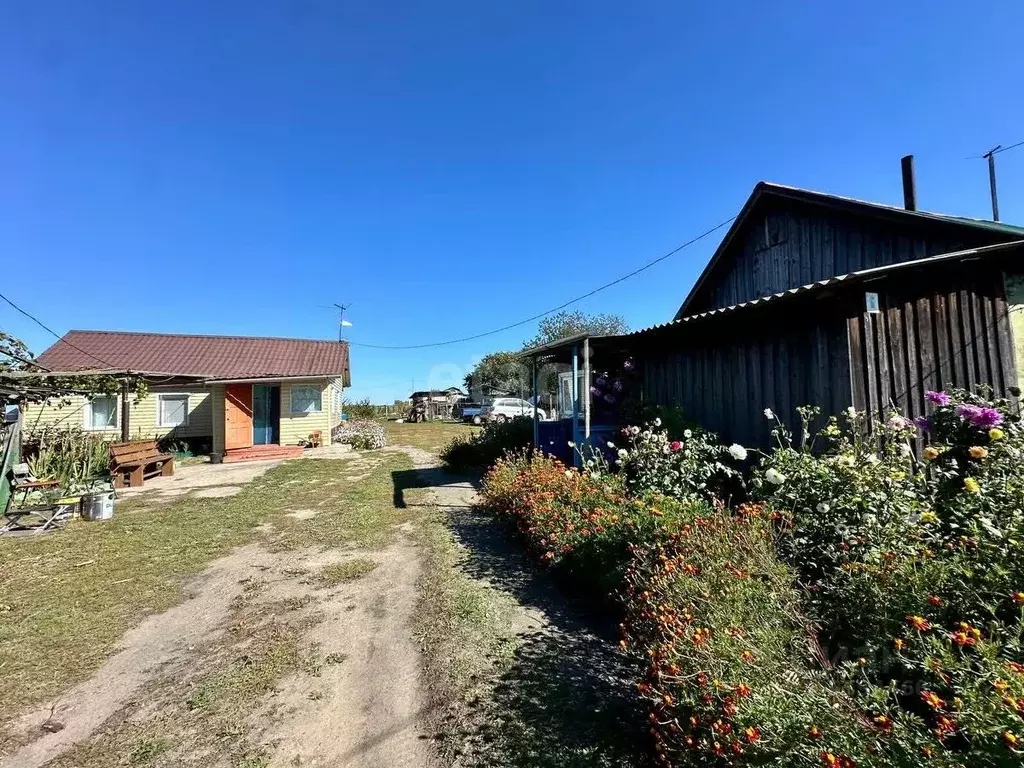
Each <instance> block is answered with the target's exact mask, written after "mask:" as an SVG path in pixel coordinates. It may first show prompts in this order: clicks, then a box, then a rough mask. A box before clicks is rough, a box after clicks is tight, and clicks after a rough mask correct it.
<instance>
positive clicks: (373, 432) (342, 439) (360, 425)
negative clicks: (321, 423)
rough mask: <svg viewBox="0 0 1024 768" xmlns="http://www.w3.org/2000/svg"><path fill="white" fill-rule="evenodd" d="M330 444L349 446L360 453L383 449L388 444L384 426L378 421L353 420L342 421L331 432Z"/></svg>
mask: <svg viewBox="0 0 1024 768" xmlns="http://www.w3.org/2000/svg"><path fill="white" fill-rule="evenodd" d="M331 442H334V443H342V444H345V445H351V446H352V447H353V448H356V449H358V450H362V451H370V450H374V449H376V448H383V447H384V446H386V445H387V444H388V436H387V433H386V432H385V431H384V425H383V424H381V423H380V422H378V421H369V420H365V419H354V420H349V421H343V422H341V424H339V425H338V426H336V427H335V428H334V429H333V430H332V432H331Z"/></svg>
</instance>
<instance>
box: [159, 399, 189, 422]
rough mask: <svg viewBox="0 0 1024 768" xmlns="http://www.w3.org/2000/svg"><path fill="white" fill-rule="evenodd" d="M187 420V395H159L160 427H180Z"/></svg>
mask: <svg viewBox="0 0 1024 768" xmlns="http://www.w3.org/2000/svg"><path fill="white" fill-rule="evenodd" d="M187 418H188V395H160V426H161V427H180V426H182V425H183V424H184V423H185V422H186V420H187Z"/></svg>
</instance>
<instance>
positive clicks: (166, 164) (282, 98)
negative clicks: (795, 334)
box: [0, 0, 1024, 402]
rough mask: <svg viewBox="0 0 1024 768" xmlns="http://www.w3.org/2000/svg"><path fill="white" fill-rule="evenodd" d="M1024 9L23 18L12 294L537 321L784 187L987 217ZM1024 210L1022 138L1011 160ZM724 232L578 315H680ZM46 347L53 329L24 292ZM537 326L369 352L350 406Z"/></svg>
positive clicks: (436, 5) (9, 81)
mask: <svg viewBox="0 0 1024 768" xmlns="http://www.w3.org/2000/svg"><path fill="white" fill-rule="evenodd" d="M1021 29H1024V4H1022V3H1021V2H1019V0H1002V1H1001V2H985V1H984V0H982V1H981V2H975V3H968V4H964V3H954V2H938V3H936V2H934V0H931V1H929V2H924V1H920V0H911V1H910V2H893V0H884V2H880V1H878V0H862V1H861V2H857V3H842V4H839V3H831V2H821V0H814V1H813V2H811V1H808V2H790V3H785V2H784V3H765V2H761V1H760V0H744V1H743V2H720V3H699V4H698V3H678V2H668V1H666V2H645V1H643V0H640V1H638V2H632V3H626V4H623V3H621V2H615V3H613V2H605V1H603V0H602V1H600V2H588V3H581V2H572V3H567V2H557V1H556V2H552V1H551V0H545V1H544V2H534V1H533V0H527V1H525V2H517V3H490V2H483V3H481V2H467V1H466V0H458V1H457V2H454V1H453V2H444V1H443V0H434V1H433V2H363V3H351V2H342V1H341V0H293V1H292V2H284V1H282V2H255V3H254V2H251V0H248V1H246V2H240V1H239V2H229V1H226V0H218V2H214V3H211V2H205V1H203V2H191V1H182V0H175V2H158V1H157V0H148V1H147V0H124V1H123V2H104V1H103V0H90V1H89V2H82V1H81V0H66V1H65V2H52V1H50V0H8V2H5V3H3V4H2V7H0V254H2V259H3V264H4V270H3V277H2V283H3V291H4V292H5V293H7V294H9V295H10V296H11V297H12V298H13V299H15V300H16V301H18V302H20V303H21V304H22V305H23V306H24V307H25V308H27V309H28V310H30V311H31V312H33V313H35V314H37V315H38V316H39V317H40V318H41V319H43V320H44V322H46V323H48V324H49V325H50V326H51V327H52V328H54V329H55V330H56V331H58V332H61V333H62V332H64V331H65V330H67V329H69V328H101V329H102V328H108V329H124V330H152V331H166V332H193V333H231V334H262V335H279V336H302V337H319V338H332V337H333V336H334V335H335V334H336V327H337V326H336V317H335V315H334V314H333V313H332V312H331V311H330V310H328V309H325V308H323V307H324V306H325V305H329V304H331V303H332V302H335V301H344V302H352V303H353V307H352V310H351V319H352V321H353V322H354V323H355V325H354V327H353V328H352V329H351V333H350V337H351V339H352V340H353V341H355V342H359V341H362V342H368V343H379V344H402V343H417V342H430V341H436V340H441V339H447V338H453V337H458V336H463V335H467V334H470V333H474V332H478V331H481V330H486V329H488V328H491V327H496V326H500V325H503V324H505V323H508V322H512V321H514V320H517V319H520V318H522V317H525V316H528V315H531V314H534V313H535V312H539V311H542V310H544V309H546V308H548V307H550V306H553V305H556V304H558V303H560V302H561V301H563V300H565V299H566V298H568V297H571V296H573V295H576V294H579V293H582V292H585V291H586V290H589V289H590V288H592V287H594V286H596V285H599V284H601V283H604V282H606V281H608V280H610V279H612V278H614V277H616V276H618V275H619V274H622V273H624V272H626V271H628V270H629V269H630V268H632V267H633V266H635V265H637V264H639V263H642V262H644V261H647V260H649V259H651V258H653V257H655V256H657V255H659V254H661V253H663V252H665V251H667V250H669V249H671V248H673V247H675V246H676V245H677V244H678V243H680V242H682V241H684V240H686V239H688V238H689V237H691V236H692V235H694V234H696V233H697V232H700V231H702V230H704V229H706V228H708V227H709V226H711V225H712V224H714V223H717V222H718V221H721V220H722V219H724V218H726V217H728V216H731V215H733V214H734V213H736V211H737V210H738V209H739V207H740V206H741V205H742V203H743V201H744V200H745V198H746V197H747V195H748V194H749V193H750V190H751V188H752V187H753V185H754V184H755V183H756V182H757V181H759V180H762V179H766V180H771V181H777V182H781V183H786V184H792V185H797V186H806V187H811V188H814V189H821V190H825V191H829V192H835V193H838V194H843V195H849V196H855V197H863V198H866V199H870V200H878V201H882V202H890V203H897V204H898V203H900V202H901V199H902V198H901V192H900V175H899V159H900V157H901V156H902V155H904V154H906V153H908V152H913V153H914V154H915V155H916V156H917V170H918V189H919V201H920V205H921V207H922V208H925V209H928V210H937V211H945V212H951V213H957V214H964V215H975V216H982V217H984V216H988V215H989V201H988V187H987V184H988V182H987V176H986V171H985V166H984V162H983V161H982V160H972V161H968V160H966V159H965V158H966V157H967V156H968V155H972V154H980V153H981V152H983V151H984V150H986V149H987V148H989V147H991V146H993V145H995V144H997V143H1002V144H1010V143H1013V142H1015V141H1019V140H1022V139H1024V102H1022V100H1021V98H1020V95H1021V93H1024V53H1022V48H1021V42H1020V39H1021V38H1020V31H1021ZM999 171H1000V174H999V175H1000V203H1001V205H1000V207H1001V212H1002V214H1003V218H1004V220H1007V221H1013V222H1024V147H1022V148H1021V149H1020V150H1014V151H1010V152H1006V153H1004V154H1001V155H999ZM716 243H717V237H713V238H710V239H709V240H707V241H705V242H703V243H701V244H700V245H699V246H698V247H695V248H692V249H690V250H688V251H685V252H683V253H681V254H679V255H678V256H676V257H674V258H672V259H670V260H668V261H666V262H664V263H662V264H661V265H659V266H657V267H656V268H654V269H652V270H650V271H648V272H646V273H644V274H643V275H642V276H640V277H638V278H636V279H634V280H631V281H629V282H627V283H624V284H622V285H620V286H617V287H616V288H614V289H612V290H609V291H607V292H605V293H603V294H601V295H599V296H598V297H595V298H593V299H591V300H588V301H587V302H584V303H583V304H582V305H581V308H583V309H585V310H588V311H613V312H618V313H621V314H623V315H625V317H626V319H627V320H628V321H629V323H630V324H631V325H633V326H634V327H641V326H644V325H648V324H651V323H656V322H662V321H665V320H667V319H668V318H670V317H671V315H672V314H673V312H674V311H675V309H676V308H677V306H678V304H679V302H680V300H681V299H682V297H683V296H684V295H685V294H686V292H687V289H688V288H689V286H690V285H691V283H692V282H693V279H694V278H695V276H696V274H697V273H698V272H699V270H700V268H701V267H702V265H703V264H704V263H705V261H706V260H707V258H708V256H709V255H710V253H711V251H712V250H713V249H714V246H715V245H716ZM0 327H2V328H3V329H4V330H7V331H9V332H12V333H15V334H16V335H20V336H22V337H23V338H24V339H25V340H26V341H27V342H29V344H30V346H31V347H32V348H33V349H34V350H35V351H36V352H37V353H38V352H41V351H42V350H43V349H44V348H45V347H46V346H48V344H49V343H51V341H52V338H50V337H49V336H48V335H47V334H46V333H45V332H43V331H41V330H40V329H39V328H37V327H35V326H33V325H32V324H31V323H30V322H29V321H27V320H25V319H24V318H22V317H20V316H18V315H17V314H15V313H14V312H13V310H11V309H10V308H8V307H6V306H0ZM533 331H534V329H533V328H529V327H528V328H521V329H517V330H514V331H510V332H507V333H504V334H501V335H499V336H495V337H492V338H489V339H484V340H481V341H477V342H472V343H466V344H461V345H457V346H453V347H447V348H441V349H428V350H423V351H415V352H383V351H375V350H369V349H362V348H359V347H355V348H354V349H353V354H352V358H353V359H352V367H353V384H354V386H353V389H352V394H353V395H354V396H356V397H362V396H370V397H372V398H373V399H374V400H375V401H381V402H382V401H390V400H391V399H393V398H394V397H396V396H397V397H404V396H406V395H407V394H408V390H409V385H410V382H411V381H412V380H415V382H416V385H417V386H418V387H423V386H426V385H427V384H428V378H431V377H432V379H433V380H432V381H430V382H429V383H431V384H434V385H446V384H448V383H451V380H452V379H460V378H461V376H462V375H463V374H464V373H465V371H466V370H467V369H468V367H469V366H470V365H471V364H472V362H473V361H474V360H475V359H477V358H479V356H481V355H482V354H484V353H486V352H488V351H492V350H494V349H500V348H508V347H516V346H518V344H520V343H521V342H522V340H523V339H524V338H527V337H529V336H530V335H532V333H533Z"/></svg>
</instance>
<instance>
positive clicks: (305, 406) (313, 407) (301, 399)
mask: <svg viewBox="0 0 1024 768" xmlns="http://www.w3.org/2000/svg"><path fill="white" fill-rule="evenodd" d="M319 410H320V390H319V389H318V388H317V387H292V413H315V412H318V411H319Z"/></svg>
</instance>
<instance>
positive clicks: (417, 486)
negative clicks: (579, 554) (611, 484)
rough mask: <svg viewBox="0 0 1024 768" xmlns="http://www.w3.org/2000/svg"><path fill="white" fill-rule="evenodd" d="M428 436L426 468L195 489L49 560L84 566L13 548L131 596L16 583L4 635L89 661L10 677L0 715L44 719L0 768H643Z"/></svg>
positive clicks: (84, 535) (541, 596) (584, 655)
mask: <svg viewBox="0 0 1024 768" xmlns="http://www.w3.org/2000/svg"><path fill="white" fill-rule="evenodd" d="M415 437H416V440H414V441H412V442H418V443H419V444H421V445H424V446H429V448H430V449H431V450H425V449H424V448H419V447H413V446H412V445H401V446H396V447H392V448H389V449H385V450H382V451H374V452H369V453H353V454H349V455H344V456H338V457H331V459H330V460H328V461H294V462H286V463H284V464H274V465H271V466H266V467H256V466H252V467H250V468H249V469H248V470H247V472H248V475H246V476H242V475H240V474H239V473H238V470H233V474H232V475H231V477H228V476H227V474H225V475H223V476H218V475H217V474H216V473H215V472H214V473H211V472H210V471H208V470H207V471H204V472H195V473H194V476H195V478H196V482H195V483H192V484H191V485H190V484H189V483H187V482H181V481H179V482H176V483H175V484H174V485H173V486H170V485H168V487H167V488H162V487H161V488H154V489H153V491H154V492H153V493H149V494H146V493H143V494H140V495H139V496H138V497H137V498H136V499H134V500H132V501H131V502H130V503H128V504H127V505H126V506H125V507H124V508H123V509H122V510H121V511H119V513H118V517H117V518H115V521H116V526H123V528H124V529H123V530H120V529H118V528H117V527H116V526H113V527H110V528H87V529H82V530H81V532H80V533H75V531H74V529H72V530H70V531H68V532H67V533H68V534H69V535H71V536H79V537H80V538H79V539H68V540H62V539H56V538H55V539H53V540H52V541H53V542H54V545H53V546H60V547H64V548H65V550H71V553H70V554H68V553H67V552H66V551H65V550H58V551H57V552H56V553H54V552H47V551H46V550H40V552H44V553H45V555H46V557H45V559H41V558H43V555H42V554H40V552H37V551H36V549H28V550H25V551H24V552H22V551H20V550H18V551H15V550H12V552H15V554H16V555H18V556H19V557H21V561H22V562H37V561H38V562H45V563H49V562H50V561H51V560H52V559H54V558H56V559H57V560H58V561H60V560H61V559H63V561H64V562H68V561H73V560H79V562H80V563H82V564H83V567H82V569H81V571H80V573H83V574H84V573H86V572H87V571H90V569H92V568H94V567H95V568H96V569H98V571H99V573H101V574H109V573H113V574H114V575H120V573H121V572H123V573H127V574H130V575H128V576H124V577H122V578H120V579H114V581H117V582H120V583H118V584H117V585H116V586H115V587H113V591H114V592H115V595H113V596H111V595H110V594H109V593H110V591H111V587H110V586H109V584H108V583H107V582H108V581H109V579H108V580H107V581H97V582H96V583H95V585H94V587H93V588H92V589H85V590H83V589H82V587H81V584H79V582H80V581H81V580H82V578H79V579H77V580H75V581H70V582H69V581H60V580H59V579H58V578H57V576H59V575H61V574H63V573H65V571H66V570H67V569H66V568H58V569H56V570H55V572H54V573H55V577H54V579H55V581H54V583H55V584H56V589H57V590H58V592H60V591H61V590H65V591H66V592H67V593H66V594H58V595H57V597H56V599H55V600H50V601H49V602H47V601H46V599H44V598H43V597H42V596H40V595H35V594H34V593H33V592H32V591H31V590H32V589H33V588H35V585H36V581H31V582H28V583H27V584H26V583H23V582H19V581H13V582H11V583H9V584H7V585H3V586H6V587H7V591H6V592H5V595H6V594H8V593H10V594H13V595H14V598H13V599H14V601H15V602H14V603H13V610H12V611H11V614H14V618H16V619H21V621H22V623H18V622H15V623H14V624H12V626H13V627H24V626H27V627H28V628H25V629H23V631H22V633H21V635H18V634H17V632H15V634H14V635H13V636H14V637H15V638H18V637H21V638H29V639H30V640H31V639H35V638H37V637H42V638H43V639H45V640H46V641H47V642H51V643H53V642H55V641H58V640H61V639H62V638H65V637H66V635H62V634H60V630H59V629H54V628H52V627H51V626H50V624H40V625H38V626H37V627H35V628H33V626H32V625H31V622H32V621H33V617H38V615H40V614H41V613H42V612H44V611H49V612H50V613H57V614H61V612H63V614H64V615H62V616H60V618H61V619H62V620H67V623H69V624H70V625H71V626H73V627H75V628H76V635H75V636H82V637H90V638H92V637H95V638H97V640H96V642H95V643H94V644H93V645H92V646H90V648H91V649H92V650H93V654H92V655H90V654H89V653H88V652H87V651H88V650H90V648H86V649H85V650H86V652H83V651H82V649H81V648H79V647H77V646H75V645H74V644H73V643H72V644H70V645H69V644H67V643H59V642H58V643H57V645H59V646H60V647H61V648H62V649H65V651H62V652H60V653H56V654H54V655H53V657H52V659H51V660H50V665H49V666H44V665H39V664H36V665H35V666H33V665H32V663H30V662H28V661H25V662H24V663H22V664H21V666H20V667H19V666H15V667H14V668H13V669H12V668H10V667H7V668H5V665H4V664H0V694H6V696H7V700H9V701H15V702H16V701H18V700H19V699H23V700H27V701H31V705H30V706H28V707H27V708H22V711H21V713H20V714H18V715H17V716H15V717H12V718H10V719H8V720H7V721H6V722H5V723H3V726H2V730H0V737H2V739H0V744H2V745H3V746H0V766H3V768H40V767H42V766H46V767H47V768H107V767H108V766H157V767H159V768H171V767H172V766H187V767H191V766H197V767H198V766H202V767H203V768H270V767H271V766H281V767H282V768H284V767H285V766H322V767H324V768H327V767H328V766H331V767H334V766H337V767H339V768H341V767H349V766H351V767H352V768H399V767H402V766H410V767H417V768H418V767H420V766H425V767H427V768H431V767H433V766H440V765H458V766H463V765H465V766H469V765H507V766H535V765H552V766H553V765H581V766H582V765H588V766H590V765H598V766H600V765H617V766H624V765H630V764H631V762H630V760H628V759H626V757H625V756H624V755H623V753H622V752H621V750H619V748H618V747H617V746H614V747H613V748H609V747H606V746H605V745H604V743H603V742H604V741H605V740H607V734H606V732H607V731H608V730H609V729H608V727H607V723H606V722H605V720H604V719H603V718H600V717H599V718H597V719H595V717H594V712H595V707H597V709H598V710H600V709H601V708H602V707H604V708H607V709H609V711H611V712H616V711H618V710H617V706H618V705H617V704H614V702H612V699H613V698H614V697H609V695H608V693H607V689H608V679H609V675H608V674H607V669H606V668H605V666H603V665H602V664H601V663H600V660H601V658H602V654H603V653H606V652H607V651H608V649H610V648H611V643H610V642H606V641H605V640H603V639H602V638H600V637H598V636H595V635H594V634H593V633H591V632H590V631H589V630H588V629H587V628H586V627H585V626H584V625H583V624H582V623H580V621H578V620H577V618H575V617H574V614H573V611H572V610H567V609H566V607H565V606H564V605H562V604H561V603H560V598H559V597H558V596H557V595H556V593H555V592H553V591H552V589H551V586H550V585H549V584H547V583H546V581H545V579H544V577H542V576H540V577H538V575H537V574H536V573H534V572H532V571H531V569H530V567H529V565H528V564H527V563H526V561H525V559H524V558H522V557H520V555H519V554H518V553H516V552H515V551H514V545H513V546H512V547H510V543H509V542H508V541H507V540H506V539H505V537H504V534H503V533H502V532H501V531H500V530H499V528H498V527H497V526H496V525H495V523H494V521H493V520H490V519H488V518H487V516H485V515H482V514H481V513H480V512H479V511H476V510H474V508H473V506H472V505H473V503H474V501H475V491H474V489H473V487H472V486H471V485H470V484H469V483H468V482H466V481H464V480H459V479H457V478H451V477H449V476H447V475H445V474H444V473H443V472H441V471H440V469H439V468H438V466H437V465H438V460H437V457H436V454H435V453H434V451H435V450H436V448H437V445H440V444H443V442H444V441H446V440H447V437H446V436H445V437H444V438H443V439H442V438H441V437H440V436H439V433H438V434H434V435H430V434H428V433H427V432H425V431H424V432H422V433H417V435H416V436H415ZM394 439H395V435H392V440H394ZM184 474H187V473H184ZM176 520H180V521H181V523H180V524H178V523H173V521H176ZM229 521H236V523H237V525H236V528H237V530H229V531H227V532H226V533H225V532H224V531H223V529H224V528H225V527H227V526H228V525H229ZM172 523H173V524H172ZM190 524H191V525H192V526H194V527H195V530H194V531H193V530H192V529H190V528H189V527H188V526H189V525H190ZM145 526H150V528H145ZM158 526H164V527H163V528H160V527H158ZM140 529H141V530H142V531H143V532H144V535H143V538H142V540H141V541H136V540H135V539H133V538H130V537H131V536H132V535H138V530H140ZM190 531H191V532H190ZM200 533H201V534H202V535H200ZM61 535H63V534H61ZM182 537H184V538H182ZM218 537H223V540H222V541H220V542H219V543H216V542H215V543H213V544H211V543H210V542H209V539H210V538H214V539H217V538H218ZM94 539H95V540H94ZM199 545H202V546H205V547H207V548H208V552H209V554H210V555H211V556H210V557H209V558H208V559H207V560H206V561H205V562H202V558H200V557H198V556H196V555H195V554H194V551H195V548H196V546H199ZM33 546H34V547H35V546H38V547H46V546H49V545H47V544H46V543H40V544H39V545H33ZM204 551H206V550H204ZM167 553H170V554H167ZM188 553H192V554H191V555H190V554H188ZM0 554H4V553H0ZM212 555H215V556H212ZM189 557H192V558H193V559H194V560H195V563H193V562H192V560H189ZM119 559H120V560H124V559H131V562H130V563H128V564H123V563H122V564H121V565H120V566H118V565H117V563H118V562H119ZM185 561H187V562H185ZM86 563H88V565H85V564H86ZM168 563H170V564H171V565H170V566H168ZM196 563H202V564H201V566H200V565H197V564H196ZM74 565H75V563H73V564H72V569H73V568H74ZM186 566H187V567H186ZM117 567H121V568H122V569H123V571H121V572H119V571H117ZM190 568H191V570H192V571H193V572H192V574H191V575H189V569H190ZM131 574H134V575H131ZM83 578H84V577H83ZM182 584H183V586H181V585H182ZM175 585H179V586H175ZM171 589H180V594H178V593H174V594H170V595H169V596H166V597H160V598H159V599H157V598H154V597H153V596H152V594H151V593H153V592H156V594H157V595H162V594H163V593H162V592H161V590H171ZM117 590H122V591H121V592H117ZM97 597H102V598H103V599H102V600H98V602H89V601H90V600H93V598H97ZM19 598H20V600H19ZM5 599H7V598H6V597H5ZM84 606H94V607H92V608H91V610H89V609H85V608H84ZM125 606H127V607H128V608H133V609H134V610H127V609H126V607H125ZM154 607H156V610H153V608H154ZM19 612H20V615H19ZM11 614H8V615H11ZM108 616H109V617H110V618H107V617H108ZM136 617H137V618H136ZM2 619H3V617H2V616H0V621H2ZM111 622H113V623H114V625H115V627H116V626H117V622H123V623H125V630H124V631H123V632H120V633H117V632H110V627H109V626H107V625H108V624H110V623H111ZM3 632H4V627H3V626H2V624H0V639H3V640H6V639H7V638H8V636H9V635H10V633H8V635H4V634H3ZM33 633H34V634H33ZM47 633H49V634H48V635H47ZM108 637H109V639H108V640H106V641H104V638H108ZM23 642H24V640H23ZM104 642H105V643H106V644H105V645H104ZM570 656H571V657H572V658H575V659H576V660H577V662H578V660H580V659H586V663H585V664H582V665H580V664H578V663H577V662H572V663H567V662H570V661H571V660H570ZM595 660H596V661H597V662H598V663H595ZM538 674H539V675H540V677H537V675H538ZM49 678H56V679H49ZM48 679H49V682H48V683H47V686H48V690H52V691H53V693H52V694H51V695H47V696H44V697H40V696H38V695H36V694H35V688H34V686H37V685H38V683H39V682H40V681H44V680H48ZM4 686H6V688H5V687H4ZM44 688H46V687H45V686H44ZM33 696H35V698H32V697H33ZM580 707H582V709H580ZM581 713H582V714H581ZM581 718H582V719H581ZM496 724H504V725H503V728H504V731H503V732H499V733H495V732H494V731H493V729H494V727H495V725H496ZM558 742H561V743H558ZM541 743H543V744H544V745H546V746H544V747H543V750H542V752H543V754H541V753H537V752H535V751H534V749H535V748H536V746H537V745H538V744H541ZM605 758H607V759H605Z"/></svg>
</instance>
